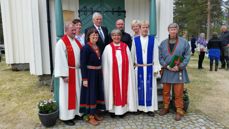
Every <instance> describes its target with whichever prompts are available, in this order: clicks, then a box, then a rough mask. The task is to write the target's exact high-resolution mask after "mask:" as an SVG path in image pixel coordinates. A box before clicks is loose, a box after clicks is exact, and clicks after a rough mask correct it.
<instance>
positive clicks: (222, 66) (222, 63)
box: [220, 49, 226, 68]
mask: <svg viewBox="0 0 229 129" xmlns="http://www.w3.org/2000/svg"><path fill="white" fill-rule="evenodd" d="M220 53H221V55H220V62H221V68H225V65H226V61H225V57H224V51H223V49H221V51H220Z"/></svg>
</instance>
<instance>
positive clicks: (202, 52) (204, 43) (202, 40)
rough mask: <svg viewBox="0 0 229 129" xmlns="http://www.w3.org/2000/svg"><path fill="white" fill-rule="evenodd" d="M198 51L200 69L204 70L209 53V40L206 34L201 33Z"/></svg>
mask: <svg viewBox="0 0 229 129" xmlns="http://www.w3.org/2000/svg"><path fill="white" fill-rule="evenodd" d="M197 51H198V52H199V60H198V69H203V61H204V56H205V52H206V51H207V40H206V39H205V34H204V33H200V36H199V38H198V40H197Z"/></svg>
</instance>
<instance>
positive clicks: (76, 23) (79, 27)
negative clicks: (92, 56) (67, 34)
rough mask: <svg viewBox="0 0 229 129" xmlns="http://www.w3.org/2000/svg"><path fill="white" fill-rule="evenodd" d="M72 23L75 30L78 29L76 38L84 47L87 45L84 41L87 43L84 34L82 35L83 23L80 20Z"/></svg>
mask: <svg viewBox="0 0 229 129" xmlns="http://www.w3.org/2000/svg"><path fill="white" fill-rule="evenodd" d="M72 23H73V24H74V26H75V28H76V36H75V38H76V39H77V40H78V41H79V42H80V43H81V45H82V46H84V45H85V43H84V41H85V39H84V38H85V35H84V34H80V31H81V28H82V22H81V21H80V19H74V20H73V21H72Z"/></svg>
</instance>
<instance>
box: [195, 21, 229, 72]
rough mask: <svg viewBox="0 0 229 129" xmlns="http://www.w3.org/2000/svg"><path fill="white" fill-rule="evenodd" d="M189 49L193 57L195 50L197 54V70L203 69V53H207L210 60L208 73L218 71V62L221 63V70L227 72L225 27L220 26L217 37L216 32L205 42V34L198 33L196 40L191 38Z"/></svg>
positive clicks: (228, 56)
mask: <svg viewBox="0 0 229 129" xmlns="http://www.w3.org/2000/svg"><path fill="white" fill-rule="evenodd" d="M191 49H192V54H193V55H194V53H195V50H197V51H198V53H199V60H198V69H203V66H202V64H203V60H204V57H205V53H206V52H208V55H209V59H210V71H213V64H214V61H215V68H214V70H215V71H217V70H218V65H219V61H221V69H227V70H229V31H228V29H227V26H226V25H222V26H221V34H220V36H218V34H217V33H216V32H213V33H212V37H211V39H210V40H209V41H207V40H206V38H205V34H204V33H200V35H199V37H198V39H197V40H196V38H195V37H194V36H192V38H191Z"/></svg>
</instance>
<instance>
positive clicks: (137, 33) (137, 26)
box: [131, 20, 141, 38]
mask: <svg viewBox="0 0 229 129" xmlns="http://www.w3.org/2000/svg"><path fill="white" fill-rule="evenodd" d="M140 28H141V23H140V21H139V20H133V21H132V22H131V29H132V31H133V36H132V38H134V37H136V36H140Z"/></svg>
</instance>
